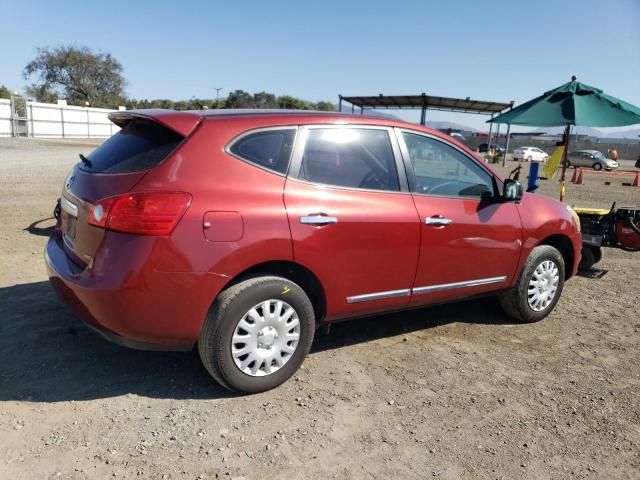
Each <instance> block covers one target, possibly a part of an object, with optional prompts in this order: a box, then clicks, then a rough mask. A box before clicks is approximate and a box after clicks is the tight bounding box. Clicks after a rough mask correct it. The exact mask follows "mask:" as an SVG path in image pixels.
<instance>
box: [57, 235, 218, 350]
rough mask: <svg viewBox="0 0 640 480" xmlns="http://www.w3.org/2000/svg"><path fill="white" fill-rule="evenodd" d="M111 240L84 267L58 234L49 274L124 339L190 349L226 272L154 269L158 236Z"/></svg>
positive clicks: (106, 332) (68, 299) (92, 322)
mask: <svg viewBox="0 0 640 480" xmlns="http://www.w3.org/2000/svg"><path fill="white" fill-rule="evenodd" d="M112 247H116V245H106V246H104V248H101V251H100V252H99V255H98V254H97V255H96V257H95V262H94V264H93V265H92V266H91V267H87V268H85V269H81V268H79V267H78V266H77V265H76V264H74V263H73V262H72V261H71V260H70V258H69V257H68V256H67V254H66V253H65V251H64V247H63V245H62V239H61V238H60V236H59V235H56V234H54V235H53V236H52V237H51V238H50V239H49V241H48V243H47V247H46V249H45V260H46V267H47V272H48V275H49V280H50V282H51V285H52V286H53V288H54V290H55V292H56V293H57V295H58V297H59V298H60V300H62V301H63V302H64V303H65V304H66V305H67V306H69V308H70V309H71V310H72V311H73V312H74V313H75V314H76V315H77V316H78V317H80V318H81V319H82V320H84V321H85V322H86V323H87V324H88V325H89V326H90V327H92V328H93V329H94V330H97V331H98V332H99V333H100V334H102V335H103V336H104V337H105V338H107V339H109V340H111V341H113V342H115V343H118V344H120V345H123V346H126V347H130V348H138V349H145V350H188V349H190V348H192V347H193V345H194V344H195V342H196V341H197V339H198V336H199V334H200V329H201V327H202V324H203V322H204V319H205V316H206V314H207V311H208V309H209V308H210V306H211V303H212V301H213V299H214V298H215V297H216V295H217V294H218V292H219V291H220V290H221V289H222V287H223V285H224V284H225V283H226V280H227V279H226V277H221V276H218V275H211V274H207V273H183V272H181V273H165V272H159V271H156V270H154V268H153V261H151V259H152V257H153V254H154V251H155V250H156V249H155V248H154V239H153V238H152V237H135V238H133V237H130V239H129V242H128V243H127V244H126V245H120V248H112ZM118 252H120V255H118Z"/></svg>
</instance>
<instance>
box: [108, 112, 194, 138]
mask: <svg viewBox="0 0 640 480" xmlns="http://www.w3.org/2000/svg"><path fill="white" fill-rule="evenodd" d="M108 116H109V120H111V121H112V122H113V123H115V124H116V125H118V126H119V127H120V128H122V127H124V126H125V125H126V124H127V123H129V122H131V121H133V120H136V119H141V120H147V121H150V122H155V123H157V124H160V125H162V126H164V127H166V128H168V129H170V130H173V131H174V132H176V133H179V134H180V135H182V136H184V137H187V136H189V134H190V133H191V132H192V131H193V130H194V128H195V127H196V126H197V125H198V124H199V123H200V122H201V121H202V115H198V114H197V113H194V112H178V111H176V110H161V109H157V110H155V109H149V110H128V111H127V110H121V111H117V112H112V113H110V114H109V115H108Z"/></svg>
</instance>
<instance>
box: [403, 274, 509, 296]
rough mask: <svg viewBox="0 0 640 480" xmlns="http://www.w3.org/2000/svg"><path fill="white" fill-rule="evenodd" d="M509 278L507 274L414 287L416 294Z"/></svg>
mask: <svg viewBox="0 0 640 480" xmlns="http://www.w3.org/2000/svg"><path fill="white" fill-rule="evenodd" d="M506 279H507V276H506V275H502V276H500V277H491V278H479V279H477V280H467V281H466V282H454V283H441V284H440V285H429V286H427V287H418V288H414V289H412V293H413V294H414V295H420V294H421V293H431V292H439V291H441V290H450V289H453V288H467V287H477V286H478V285H488V284H490V283H500V282H504V281H505V280H506Z"/></svg>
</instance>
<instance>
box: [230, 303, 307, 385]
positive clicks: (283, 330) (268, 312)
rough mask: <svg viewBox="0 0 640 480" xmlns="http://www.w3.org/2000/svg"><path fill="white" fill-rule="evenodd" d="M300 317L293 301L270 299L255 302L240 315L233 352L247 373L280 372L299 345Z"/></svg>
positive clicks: (233, 341) (237, 362)
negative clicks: (290, 303) (293, 305)
mask: <svg viewBox="0 0 640 480" xmlns="http://www.w3.org/2000/svg"><path fill="white" fill-rule="evenodd" d="M299 340H300V319H299V318H298V314H297V312H296V311H295V310H294V309H293V307H292V306H291V305H289V304H288V303H287V302H283V301H282V300H275V299H269V300H265V301H264V302H261V303H259V304H257V305H254V306H253V307H251V309H249V311H248V312H247V313H245V314H244V316H243V317H242V318H241V319H240V321H239V322H238V324H237V325H236V328H235V330H234V332H233V337H232V339H231V355H232V356H233V361H234V362H235V364H236V366H237V367H238V368H239V369H240V370H241V371H242V372H243V373H246V374H247V375H250V376H252V377H261V376H264V375H269V374H271V373H274V372H277V371H278V370H280V368H282V366H283V365H284V364H285V363H287V362H288V361H289V359H290V358H291V357H292V356H293V354H294V353H295V351H296V348H298V342H299Z"/></svg>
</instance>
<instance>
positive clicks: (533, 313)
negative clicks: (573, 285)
mask: <svg viewBox="0 0 640 480" xmlns="http://www.w3.org/2000/svg"><path fill="white" fill-rule="evenodd" d="M564 274H565V265H564V260H563V258H562V255H561V254H560V252H559V251H558V250H556V249H555V248H553V247H551V246H549V245H540V246H538V247H535V248H534V249H533V250H532V251H531V254H530V255H529V258H527V261H526V263H525V264H524V267H523V269H522V272H521V273H520V277H519V278H518V282H517V283H516V285H515V286H514V287H512V288H510V289H509V290H506V291H504V292H502V293H501V294H500V295H499V296H498V299H499V301H500V305H501V306H502V309H503V310H504V312H505V313H506V314H507V315H509V316H510V317H513V318H514V319H516V320H518V321H520V322H527V323H528V322H537V321H539V320H542V319H543V318H544V317H546V316H547V315H549V313H551V311H552V310H553V309H554V307H555V306H556V303H558V299H559V298H560V295H561V294H562V288H563V287H564Z"/></svg>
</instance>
